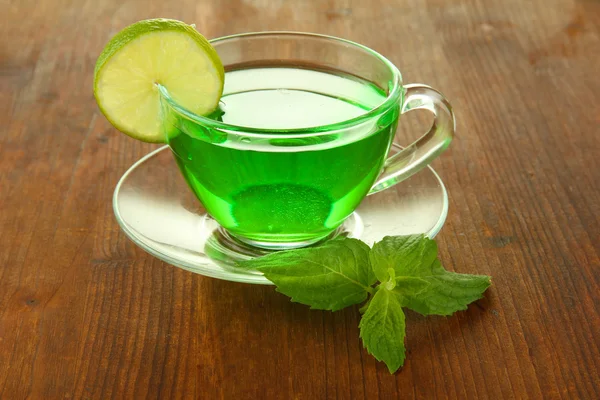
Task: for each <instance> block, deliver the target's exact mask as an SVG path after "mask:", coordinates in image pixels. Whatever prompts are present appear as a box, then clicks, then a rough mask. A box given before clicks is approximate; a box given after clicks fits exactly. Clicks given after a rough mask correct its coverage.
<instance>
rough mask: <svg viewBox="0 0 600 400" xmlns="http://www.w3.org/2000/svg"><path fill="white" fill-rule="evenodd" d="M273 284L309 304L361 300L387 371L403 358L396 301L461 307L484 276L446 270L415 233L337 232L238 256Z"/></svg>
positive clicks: (375, 351) (482, 285) (485, 283)
mask: <svg viewBox="0 0 600 400" xmlns="http://www.w3.org/2000/svg"><path fill="white" fill-rule="evenodd" d="M239 266H240V267H242V268H246V269H253V270H258V271H260V272H262V273H263V274H264V275H265V277H266V278H267V279H268V280H270V281H271V282H273V283H274V284H275V285H276V287H277V291H279V292H281V293H283V294H285V295H286V296H288V297H291V299H292V301H294V302H298V303H302V304H306V305H308V306H310V307H311V308H314V309H319V310H331V311H337V310H340V309H342V308H345V307H348V306H351V305H354V304H359V303H363V302H365V301H366V303H365V304H364V305H363V306H362V307H361V308H360V312H361V313H362V314H363V315H362V318H361V321H360V324H359V328H360V337H361V338H362V341H363V344H364V346H365V347H366V349H367V351H368V352H369V353H370V354H372V355H373V356H374V357H375V358H376V359H377V360H379V361H383V362H385V363H386V365H387V367H388V369H389V370H390V373H394V372H395V371H396V370H398V368H400V367H401V366H402V365H403V364H404V360H405V347H404V337H405V328H406V326H405V317H404V312H403V310H402V308H403V307H406V308H409V309H411V310H413V311H416V312H418V313H421V314H423V315H450V314H452V313H454V312H456V311H459V310H465V309H466V308H467V305H468V304H469V303H471V302H473V301H475V300H477V299H479V298H481V297H483V293H484V292H485V291H486V289H487V288H488V287H489V286H490V285H491V279H490V277H489V276H485V275H469V274H458V273H455V272H450V271H446V270H445V269H444V268H443V267H442V264H441V262H440V261H439V260H438V258H437V244H436V243H435V241H434V240H432V239H429V238H427V237H425V236H423V235H410V236H387V237H384V238H383V239H382V240H381V241H380V242H377V243H375V244H374V245H373V248H369V246H367V245H366V244H365V243H364V242H361V241H360V240H357V239H349V238H342V239H336V240H332V241H329V242H326V243H325V244H324V245H321V246H317V247H310V248H304V249H298V250H289V251H282V252H278V253H273V254H270V255H268V256H265V257H261V258H256V259H253V260H248V261H243V262H240V263H239Z"/></svg>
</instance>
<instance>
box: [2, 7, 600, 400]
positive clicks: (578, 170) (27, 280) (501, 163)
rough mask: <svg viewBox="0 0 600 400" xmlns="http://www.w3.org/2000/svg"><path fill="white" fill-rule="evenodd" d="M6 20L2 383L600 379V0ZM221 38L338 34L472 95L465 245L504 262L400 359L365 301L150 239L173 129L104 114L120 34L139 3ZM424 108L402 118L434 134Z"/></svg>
mask: <svg viewBox="0 0 600 400" xmlns="http://www.w3.org/2000/svg"><path fill="white" fill-rule="evenodd" d="M2 10H3V12H2V16H1V17H0V18H1V24H0V34H1V37H2V39H1V40H2V41H1V42H0V43H1V46H0V61H1V66H0V72H1V74H0V85H1V86H0V129H1V133H0V398H1V399H24V398H31V399H54V398H56V399H59V398H60V399H64V398H73V399H109V398H111V399H123V398H132V399H134V398H135V399H137V398H164V399H172V398H199V399H234V398H235V399H245V398H248V399H258V398H268V399H270V398H274V399H287V398H289V399H367V398H368V399H392V398H402V399H405V398H418V399H431V398H438V399H442V398H444V399H445V398H449V399H511V398H515V399H525V398H530V399H541V398H545V399H598V398H600V378H599V376H600V351H599V348H600V247H599V245H598V243H600V172H599V171H600V161H599V160H600V130H599V125H600V79H598V71H599V70H600V28H599V27H600V3H599V2H598V1H597V0H532V1H530V2H523V1H521V0H499V1H491V0H465V1H458V0H432V1H428V2H413V1H408V0H371V1H369V2H363V1H355V0H328V1H308V0H303V1H296V2H292V1H285V0H272V1H268V0H220V1H216V0H215V1H208V0H195V1H191V0H181V1H177V2H167V1H164V2H158V1H151V2H147V1H142V0H120V1H117V0H107V1H102V2H93V1H91V0H53V1H50V0H43V1H31V0H20V1H17V0H14V1H8V2H6V0H4V1H3V2H2ZM158 16H161V17H168V18H177V19H182V20H185V21H187V22H190V23H191V22H194V23H196V24H197V26H198V29H199V30H200V31H201V32H203V33H205V34H206V36H208V37H217V36H221V35H225V34H232V33H238V32H245V31H257V30H275V29H286V30H301V31H313V32H321V33H327V34H331V35H335V36H341V37H345V38H348V39H351V40H355V41H358V42H361V43H363V44H365V45H367V46H370V47H372V48H374V49H376V50H377V51H379V52H381V53H383V54H385V55H386V56H388V57H389V58H390V59H391V60H392V61H393V62H394V63H395V64H396V65H398V66H399V67H400V69H401V70H402V72H403V75H404V79H405V81H406V82H425V83H428V84H430V85H432V86H434V87H436V88H439V89H440V90H442V91H443V92H444V93H445V94H446V96H447V97H448V98H449V99H450V100H451V101H452V103H453V104H454V107H455V110H456V112H457V115H458V118H459V133H458V137H457V139H456V140H455V141H454V143H453V145H452V147H451V150H450V151H449V152H448V153H446V154H445V155H443V156H442V157H441V159H440V160H439V161H436V162H435V164H434V165H435V167H436V168H437V169H438V171H439V172H440V173H441V175H442V177H443V179H444V180H445V182H446V185H447V187H448V189H449V192H450V201H451V205H450V214H449V218H448V222H447V224H446V226H445V227H444V229H443V230H442V232H441V234H440V235H439V237H438V238H439V245H440V251H441V258H442V260H443V262H444V264H445V265H446V266H447V267H448V268H450V269H453V270H456V271H460V272H467V273H485V274H491V275H492V276H493V281H494V286H493V288H492V289H491V290H490V291H489V292H488V294H487V296H486V298H485V299H484V300H482V301H480V302H479V303H477V304H476V305H473V306H471V307H470V308H469V310H468V311H466V312H462V313H459V314H456V315H455V316H453V317H450V318H441V317H438V318H435V317H434V318H423V317H420V316H418V315H416V314H413V313H410V314H408V317H407V324H408V331H407V338H408V339H407V346H408V349H409V356H408V361H407V362H406V364H405V366H404V368H403V369H402V371H401V372H399V373H398V374H396V375H389V374H388V372H387V370H386V368H385V366H384V365H382V364H380V363H377V362H376V361H375V360H374V359H373V358H372V357H370V356H368V355H367V354H366V352H365V351H364V350H363V349H362V346H361V343H360V340H359V337H358V329H357V326H358V313H357V310H356V309H349V310H345V311H341V312H337V313H328V312H318V311H310V310H308V309H307V308H306V307H304V306H301V305H298V304H292V303H290V302H289V301H288V300H287V299H286V298H285V297H284V296H281V295H279V294H277V293H276V292H275V291H274V290H273V289H272V288H269V287H256V286H250V285H243V284H237V283H231V282H224V281H219V280H215V279H210V278H205V277H201V276H196V275H194V274H192V273H189V272H186V271H183V270H180V269H177V268H174V267H171V266H169V265H166V264H164V263H162V262H160V261H158V260H156V259H154V258H152V257H151V256H149V255H147V254H146V253H144V252H142V251H141V250H139V249H138V248H136V247H135V246H134V245H133V244H132V243H131V242H129V241H128V240H127V239H126V237H125V236H124V234H123V233H121V232H120V231H119V228H118V225H117V223H116V221H115V219H114V217H113V215H112V209H111V201H110V200H111V195H112V190H113V188H114V186H115V184H116V182H117V180H118V179H119V178H120V176H121V175H122V173H123V172H124V171H125V170H126V169H127V168H128V167H129V166H130V165H131V164H132V163H133V162H134V161H135V160H137V159H138V158H140V157H141V156H142V155H144V154H146V153H147V152H148V151H150V150H151V149H152V148H154V146H151V145H146V144H142V143H139V142H136V141H134V140H131V139H128V138H126V137H125V136H123V135H121V134H119V133H118V132H116V131H115V129H113V128H112V127H111V126H110V125H109V123H108V122H107V121H106V120H105V119H104V117H103V116H102V115H101V114H100V113H99V111H98V110H97V107H96V105H95V101H94V99H93V95H92V90H91V84H92V74H93V67H94V62H95V59H96V57H97V55H98V54H99V52H100V51H101V49H102V47H103V45H104V44H105V43H106V42H107V40H108V39H109V38H110V37H111V35H113V34H114V33H116V32H117V31H118V30H119V29H121V28H122V27H124V26H126V25H128V24H130V23H132V22H134V21H137V20H139V19H144V18H150V17H158ZM416 126H419V127H420V128H421V129H422V126H420V124H419V121H418V118H416V119H415V118H412V119H411V118H407V119H406V121H404V123H403V124H402V127H401V129H400V132H399V135H402V137H414V136H415V133H414V132H415V130H414V128H415V127H416Z"/></svg>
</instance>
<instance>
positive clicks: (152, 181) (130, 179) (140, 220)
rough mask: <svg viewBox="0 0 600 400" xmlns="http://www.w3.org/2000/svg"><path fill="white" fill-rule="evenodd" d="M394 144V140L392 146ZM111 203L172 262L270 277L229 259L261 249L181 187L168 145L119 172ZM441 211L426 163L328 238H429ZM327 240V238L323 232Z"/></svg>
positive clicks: (443, 198) (441, 193)
mask: <svg viewBox="0 0 600 400" xmlns="http://www.w3.org/2000/svg"><path fill="white" fill-rule="evenodd" d="M398 150H400V147H399V146H397V145H394V147H393V151H394V152H397V151H398ZM113 209H114V212H115V216H116V218H117V221H118V222H119V225H120V226H121V228H122V229H123V231H124V232H125V234H126V235H127V236H128V237H129V238H130V239H131V240H132V241H133V242H134V243H135V244H137V245H138V246H139V247H141V248H142V249H144V250H145V251H147V252H148V253H150V254H152V255H153V256H155V257H158V258H159V259H161V260H163V261H165V262H167V263H169V264H172V265H175V266H177V267H180V268H184V269H187V270H189V271H192V272H196V273H198V274H201V275H205V276H210V277H213V278H219V279H225V280H230V281H236V282H246V283H255V284H267V285H268V284H271V283H270V282H269V281H268V280H266V279H265V278H264V277H263V276H262V275H261V274H260V273H258V272H252V271H244V270H240V269H238V268H236V267H235V261H236V260H239V259H246V258H250V257H253V256H256V255H260V254H261V251H260V250H257V249H255V248H250V247H249V246H247V245H245V244H243V243H241V242H238V241H237V240H235V239H234V238H232V237H230V236H229V235H228V234H227V232H226V231H224V230H222V229H221V228H220V227H219V225H218V224H217V223H216V222H215V220H213V219H212V218H211V217H210V216H209V215H208V214H207V213H206V210H205V209H204V207H203V206H202V204H201V203H200V202H199V201H198V200H197V199H196V197H195V196H194V195H193V193H192V192H191V190H190V189H189V188H188V187H187V184H186V183H185V181H184V179H183V177H182V176H181V174H180V172H179V170H178V168H177V165H176V164H175V160H173V156H172V155H171V151H170V150H169V147H168V146H164V147H162V148H160V149H157V150H155V151H153V152H152V153H150V154H148V155H146V156H145V157H143V158H142V159H140V160H139V161H138V162H136V163H135V164H133V165H132V166H131V168H129V170H128V171H127V172H125V174H124V175H123V176H122V177H121V180H120V181H119V183H118V184H117V187H116V188H115V193H114V195H113ZM447 213H448V195H447V193H446V188H445V187H444V184H443V183H442V180H441V179H440V177H439V176H438V175H437V174H436V172H435V171H434V170H433V169H432V168H431V167H428V168H425V169H424V170H423V171H421V172H419V173H418V174H416V175H413V176H412V177H411V178H409V179H407V180H405V181H404V182H401V183H399V184H397V185H395V186H394V187H392V188H390V189H387V190H385V191H383V192H380V193H377V194H374V195H372V196H368V197H367V198H365V199H364V200H363V202H362V203H361V205H360V206H359V208H358V209H357V210H356V211H355V212H354V213H353V214H352V215H351V216H350V217H348V219H347V220H346V222H344V224H343V225H342V226H341V227H340V228H338V230H337V231H336V232H334V233H333V234H332V235H331V236H330V237H335V236H337V235H345V236H349V237H354V238H358V239H361V240H362V241H364V242H366V243H368V244H369V245H372V244H373V243H374V242H376V241H378V240H380V239H381V238H383V237H384V236H390V235H407V234H413V233H425V234H427V235H428V236H429V237H434V236H435V235H436V234H437V233H438V232H439V230H440V229H441V228H442V225H443V224H444V221H445V220H446V215H447ZM325 240H327V239H325Z"/></svg>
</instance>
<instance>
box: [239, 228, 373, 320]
mask: <svg viewBox="0 0 600 400" xmlns="http://www.w3.org/2000/svg"><path fill="white" fill-rule="evenodd" d="M238 265H239V266H240V267H242V268H248V269H254V270H258V271H260V272H262V273H263V274H264V275H265V277H266V278H267V279H268V280H270V281H271V282H273V283H274V284H275V285H276V286H277V291H279V292H281V293H283V294H285V295H286V296H288V297H291V298H292V301H295V302H298V303H302V304H306V305H309V306H311V308H314V309H319V310H331V311H336V310H340V309H342V308H345V307H348V306H350V305H353V304H358V303H361V302H363V301H365V300H366V298H367V295H368V293H369V292H372V290H373V289H372V288H371V285H373V284H374V283H375V282H376V278H375V275H374V274H373V272H372V269H371V266H370V265H369V246H367V245H366V244H365V243H363V242H361V241H360V240H357V239H348V238H345V239H339V240H332V241H330V242H327V243H326V244H325V245H323V246H318V247H312V248H305V249H298V250H289V251H282V252H278V253H273V254H270V255H268V256H265V257H261V258H255V259H252V260H247V261H242V262H240V263H239V264H238Z"/></svg>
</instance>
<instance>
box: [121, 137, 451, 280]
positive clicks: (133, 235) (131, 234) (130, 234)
mask: <svg viewBox="0 0 600 400" xmlns="http://www.w3.org/2000/svg"><path fill="white" fill-rule="evenodd" d="M392 146H393V147H394V148H396V149H398V150H401V149H402V147H401V146H400V145H398V144H396V143H393V144H392ZM165 150H167V151H168V150H169V146H168V145H164V146H161V147H159V148H158V149H155V150H153V151H151V152H150V153H148V154H146V155H145V156H143V157H142V158H140V159H139V160H137V161H136V162H135V163H133V164H132V165H131V166H130V167H129V168H128V169H127V171H125V173H124V174H123V175H122V176H121V178H120V179H119V181H118V182H117V185H116V186H115V189H114V191H113V196H112V206H113V213H114V215H115V219H116V220H117V223H118V224H119V227H120V228H121V230H122V231H123V232H124V233H125V236H127V238H128V239H129V240H131V241H132V242H133V243H134V244H135V245H136V246H138V247H139V248H141V249H142V250H144V251H145V252H146V253H148V254H150V255H152V256H154V257H156V258H158V259H159V260H161V261H163V262H166V263H168V264H169V265H172V266H174V267H178V268H181V269H185V270H187V271H190V272H193V273H196V274H199V275H203V276H208V277H211V278H216V279H222V280H227V281H232V282H241V283H250V284H259V285H273V283H272V282H271V281H269V280H267V279H266V278H265V277H264V276H263V275H262V274H261V273H259V272H256V273H249V274H232V273H230V274H228V275H227V276H226V277H224V276H223V275H222V274H220V273H215V272H214V271H211V270H209V269H205V268H202V267H199V266H197V265H191V264H190V265H188V263H186V262H185V261H182V260H176V259H174V258H172V257H170V256H169V255H167V254H164V253H162V252H160V251H158V250H155V249H154V248H153V247H151V246H147V245H146V244H145V243H144V242H143V240H142V239H140V238H139V236H140V235H139V234H138V233H137V232H136V231H135V230H134V229H133V228H130V227H129V226H128V224H127V222H125V220H124V219H123V217H122V216H121V213H120V212H119V207H118V200H117V199H118V196H119V191H120V189H121V186H122V185H123V184H124V182H125V181H126V180H127V178H128V176H129V175H130V174H131V173H133V171H134V170H135V169H136V168H137V167H138V166H139V165H141V164H143V163H144V162H146V161H147V160H148V159H150V158H152V157H154V156H155V155H156V154H158V153H160V152H161V151H165ZM427 168H429V170H430V171H431V172H432V173H433V175H434V176H435V178H436V179H437V180H438V182H439V184H440V187H441V189H442V194H443V197H444V201H443V204H444V207H443V209H442V212H441V214H440V217H439V218H438V221H437V222H436V224H435V225H434V226H433V228H432V229H431V230H430V231H429V232H428V233H427V236H428V237H430V238H432V239H433V238H434V237H435V236H436V235H437V234H438V233H439V232H440V230H441V229H442V227H443V226H444V223H445V222H446V219H447V217H448V208H449V199H448V191H447V189H446V186H445V185H444V182H443V181H442V178H440V176H439V175H438V173H437V172H436V171H435V170H434V169H433V167H431V165H427ZM422 172H423V171H419V172H417V173H418V174H420V173H422ZM401 183H402V182H400V183H399V184H401ZM376 195H377V194H374V196H376Z"/></svg>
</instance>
